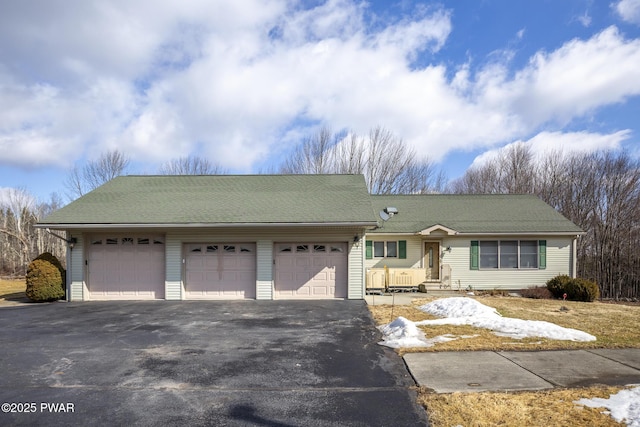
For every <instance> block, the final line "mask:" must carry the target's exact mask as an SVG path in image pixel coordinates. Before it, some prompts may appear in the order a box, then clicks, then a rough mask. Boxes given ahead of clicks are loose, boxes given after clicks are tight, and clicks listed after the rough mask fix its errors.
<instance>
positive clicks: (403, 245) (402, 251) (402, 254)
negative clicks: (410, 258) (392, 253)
mask: <svg viewBox="0 0 640 427" xmlns="http://www.w3.org/2000/svg"><path fill="white" fill-rule="evenodd" d="M398 258H400V259H407V241H406V240H400V241H399V242H398Z"/></svg>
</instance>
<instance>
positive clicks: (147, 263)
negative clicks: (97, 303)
mask: <svg viewBox="0 0 640 427" xmlns="http://www.w3.org/2000/svg"><path fill="white" fill-rule="evenodd" d="M87 261H88V264H87V268H88V279H89V283H88V287H89V298H90V299H92V300H143V299H158V298H164V277H165V248H164V237H162V236H150V235H134V234H122V235H97V236H91V237H90V238H89V248H88V257H87Z"/></svg>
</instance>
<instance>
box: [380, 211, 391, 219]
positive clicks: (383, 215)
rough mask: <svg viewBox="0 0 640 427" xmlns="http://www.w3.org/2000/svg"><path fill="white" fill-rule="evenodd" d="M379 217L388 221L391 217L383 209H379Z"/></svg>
mask: <svg viewBox="0 0 640 427" xmlns="http://www.w3.org/2000/svg"><path fill="white" fill-rule="evenodd" d="M380 218H382V220H383V221H389V218H391V215H389V214H388V213H386V212H385V211H380Z"/></svg>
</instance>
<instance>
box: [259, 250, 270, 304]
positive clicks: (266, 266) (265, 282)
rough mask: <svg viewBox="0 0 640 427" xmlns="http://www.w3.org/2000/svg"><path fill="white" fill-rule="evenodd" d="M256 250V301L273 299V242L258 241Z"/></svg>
mask: <svg viewBox="0 0 640 427" xmlns="http://www.w3.org/2000/svg"><path fill="white" fill-rule="evenodd" d="M256 248H257V249H256V250H257V252H258V253H257V259H256V269H257V270H256V280H257V283H256V287H257V288H256V299H267V300H269V299H273V241H272V240H258V242H257V244H256Z"/></svg>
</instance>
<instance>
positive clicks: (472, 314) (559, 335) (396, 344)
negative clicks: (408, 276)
mask: <svg viewBox="0 0 640 427" xmlns="http://www.w3.org/2000/svg"><path fill="white" fill-rule="evenodd" d="M418 309H419V310H422V311H424V312H426V313H430V314H433V315H434V316H438V317H442V319H435V320H422V321H420V322H412V321H411V320H408V319H405V318H404V317H398V318H397V319H396V320H394V321H393V322H391V323H389V324H387V325H383V326H380V328H379V329H380V331H381V332H382V334H383V335H384V340H383V341H381V342H380V343H379V344H381V345H386V346H388V347H392V348H403V347H404V348H408V347H431V346H433V345H435V344H436V343H438V342H445V341H451V340H453V339H457V338H470V337H454V336H451V335H441V336H438V337H435V338H426V336H425V334H424V332H423V331H421V330H420V328H418V326H422V325H430V326H437V325H471V326H475V327H477V328H485V329H490V330H492V331H493V333H494V334H496V335H499V336H506V337H511V338H515V339H522V338H528V337H541V338H548V339H553V340H565V341H595V340H596V337H594V336H593V335H590V334H588V333H586V332H582V331H579V330H577V329H570V328H563V327H561V326H558V325H556V324H553V323H549V322H544V321H540V320H522V319H513V318H509V317H502V316H501V315H500V313H498V312H497V311H496V309H494V308H491V307H487V306H486V305H484V304H481V303H479V302H478V301H476V300H474V299H472V298H465V297H454V298H444V299H439V300H436V301H433V302H430V303H428V304H425V305H423V306H421V307H418Z"/></svg>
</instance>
